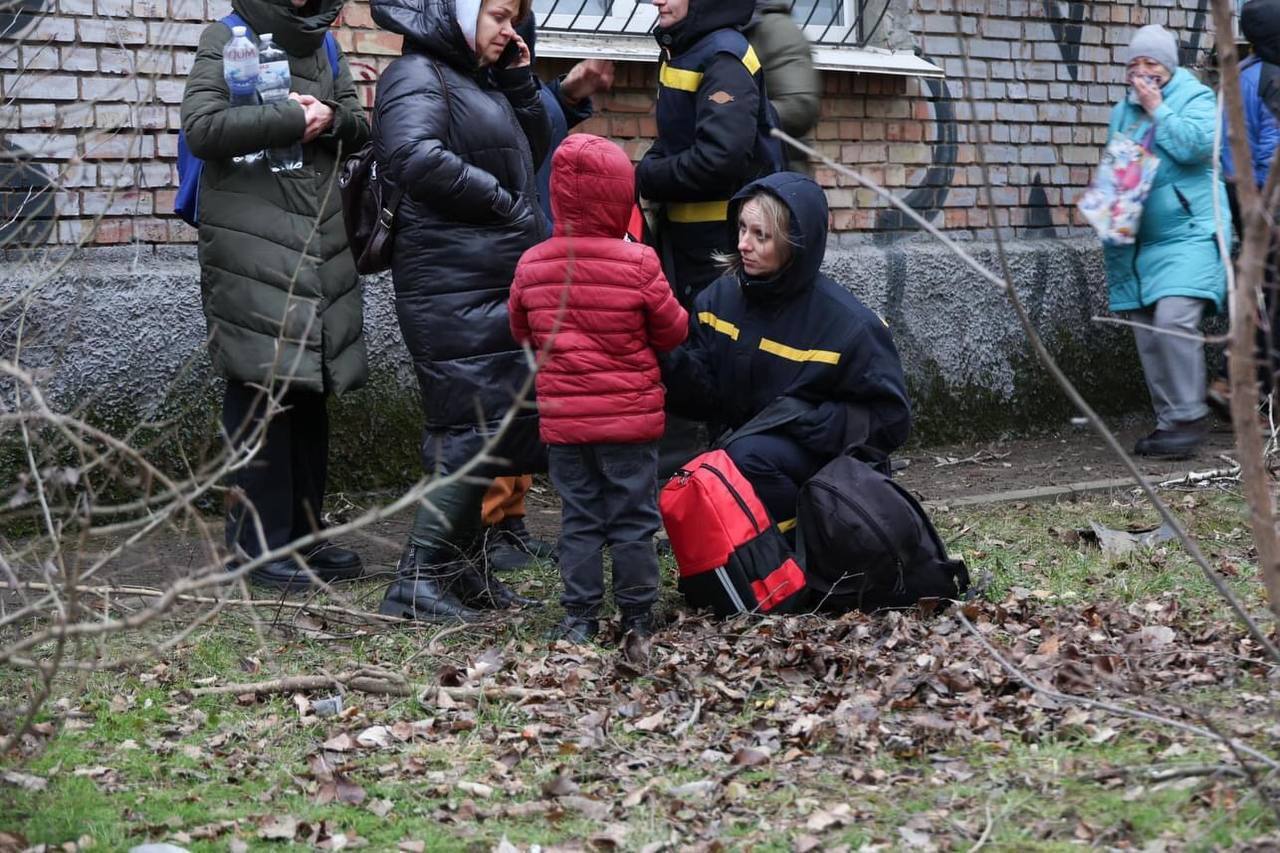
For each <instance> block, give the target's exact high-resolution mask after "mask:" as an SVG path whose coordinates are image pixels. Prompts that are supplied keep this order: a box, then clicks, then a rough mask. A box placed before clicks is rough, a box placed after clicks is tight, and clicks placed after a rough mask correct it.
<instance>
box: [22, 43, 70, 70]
mask: <svg viewBox="0 0 1280 853" xmlns="http://www.w3.org/2000/svg"><path fill="white" fill-rule="evenodd" d="M60 65H61V63H60V62H59V61H58V49H57V48H56V47H54V46H53V45H51V44H24V45H23V46H22V65H21V67H22V70H23V71H57V70H58V68H59V67H60Z"/></svg>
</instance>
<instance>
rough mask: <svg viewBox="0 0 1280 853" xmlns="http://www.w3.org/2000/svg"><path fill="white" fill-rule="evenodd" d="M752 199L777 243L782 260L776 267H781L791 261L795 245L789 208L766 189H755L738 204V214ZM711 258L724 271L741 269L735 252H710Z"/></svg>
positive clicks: (740, 257) (770, 234) (740, 263)
mask: <svg viewBox="0 0 1280 853" xmlns="http://www.w3.org/2000/svg"><path fill="white" fill-rule="evenodd" d="M752 201H754V202H755V203H756V204H757V205H759V207H760V215H761V216H762V217H764V224H765V227H766V228H767V229H769V236H771V237H773V239H774V241H775V242H776V243H777V244H778V249H779V253H780V254H781V260H782V263H781V264H779V265H778V269H782V268H783V267H785V266H786V265H787V264H789V263H790V262H791V256H792V254H794V252H793V250H794V249H795V248H796V247H797V243H796V241H795V238H794V237H792V236H791V210H790V208H788V207H787V206H786V205H785V204H784V203H783V201H782V199H780V198H778V197H777V196H776V195H774V194H773V193H771V192H769V191H768V190H756V192H755V193H754V194H753V195H750V196H748V197H747V198H746V199H744V200H743V202H742V204H740V205H738V213H739V215H741V213H742V208H744V207H746V206H747V203H748V202H752ZM734 230H735V232H736V230H737V223H736V222H735V223H734ZM711 260H713V261H715V264H716V266H718V267H720V269H721V270H723V271H724V272H726V273H731V274H734V275H737V273H738V272H739V271H740V270H741V269H742V256H741V255H739V254H738V253H737V252H712V253H711Z"/></svg>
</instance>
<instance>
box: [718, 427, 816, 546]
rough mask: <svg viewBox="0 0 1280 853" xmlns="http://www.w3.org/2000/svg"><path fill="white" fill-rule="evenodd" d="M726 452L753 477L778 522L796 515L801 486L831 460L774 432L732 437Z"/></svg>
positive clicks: (753, 485) (764, 502)
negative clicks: (734, 438)
mask: <svg viewBox="0 0 1280 853" xmlns="http://www.w3.org/2000/svg"><path fill="white" fill-rule="evenodd" d="M725 452H726V453H728V454H729V458H730V459H732V460H733V464H735V465H737V466H738V470H739V471H741V472H742V474H743V476H744V477H746V478H747V479H748V480H749V481H751V485H752V487H753V488H754V489H755V490H756V495H757V496H758V497H759V498H760V502H761V503H763V504H764V508H765V509H767V510H768V511H769V516H770V518H772V519H773V523H774V524H782V523H783V522H786V521H791V520H793V519H795V517H796V497H797V495H799V493H800V487H801V486H802V485H804V482H805V481H806V480H808V479H809V478H810V477H812V476H813V475H814V474H816V473H818V470H819V469H820V468H822V466H823V465H825V464H826V463H827V461H828V460H826V459H823V458H821V457H819V456H817V455H815V454H813V453H810V452H809V451H808V450H805V449H804V448H803V447H801V446H800V445H799V444H797V443H796V442H794V441H792V440H791V439H789V438H787V437H786V436H782V435H776V434H771V433H764V434H760V435H748V436H744V437H743V438H740V439H737V440H736V441H730V442H729V444H728V446H727V447H725Z"/></svg>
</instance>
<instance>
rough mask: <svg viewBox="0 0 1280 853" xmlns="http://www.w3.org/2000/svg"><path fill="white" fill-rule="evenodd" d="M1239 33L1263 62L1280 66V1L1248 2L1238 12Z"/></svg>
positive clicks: (1254, 0)
mask: <svg viewBox="0 0 1280 853" xmlns="http://www.w3.org/2000/svg"><path fill="white" fill-rule="evenodd" d="M1240 31H1241V32H1242V33H1244V37H1245V38H1247V39H1248V40H1249V43H1250V44H1251V45H1253V50H1254V53H1256V54H1258V57H1259V58H1260V59H1261V60H1262V61H1263V62H1270V63H1271V64H1272V65H1280V0H1249V2H1247V3H1245V4H1244V8H1243V9H1241V10H1240Z"/></svg>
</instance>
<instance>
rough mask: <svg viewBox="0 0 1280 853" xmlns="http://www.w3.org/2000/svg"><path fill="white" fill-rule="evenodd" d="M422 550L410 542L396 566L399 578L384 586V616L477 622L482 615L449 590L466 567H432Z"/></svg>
mask: <svg viewBox="0 0 1280 853" xmlns="http://www.w3.org/2000/svg"><path fill="white" fill-rule="evenodd" d="M423 551H424V549H423V548H422V547H421V546H419V545H415V544H414V543H413V542H410V543H409V544H408V545H406V546H405V549H404V553H402V554H401V555H400V564H399V565H398V566H397V567H396V571H397V573H398V574H399V578H398V579H397V580H396V581H395V582H394V583H392V584H391V586H389V587H387V594H386V595H385V596H384V597H383V599H382V604H381V605H379V607H378V612H379V613H381V614H382V615H384V616H399V617H401V618H403V619H416V620H418V621H420V622H476V621H479V620H480V619H483V618H484V614H482V613H480V612H479V611H477V610H472V609H471V608H470V607H467V606H466V605H465V604H463V603H462V602H461V601H459V600H458V597H457V596H456V595H454V593H453V592H452V590H451V589H450V588H449V583H450V581H451V580H452V579H453V578H454V576H456V575H457V573H458V572H459V571H460V568H461V567H462V566H464V565H465V563H464V562H463V561H461V560H454V561H451V562H448V563H443V564H439V565H433V564H431V563H428V562H427V561H426V559H425V558H426V555H425V554H423V553H422V552H423Z"/></svg>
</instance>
